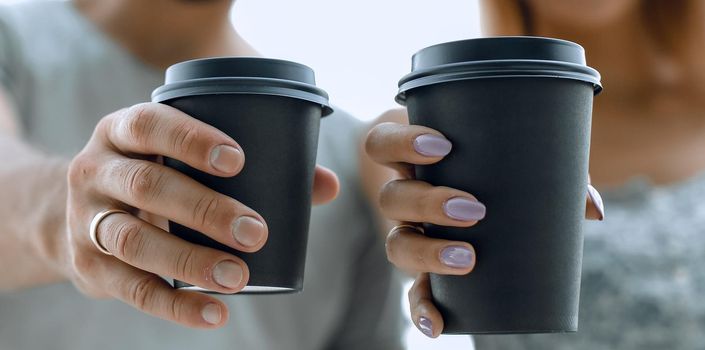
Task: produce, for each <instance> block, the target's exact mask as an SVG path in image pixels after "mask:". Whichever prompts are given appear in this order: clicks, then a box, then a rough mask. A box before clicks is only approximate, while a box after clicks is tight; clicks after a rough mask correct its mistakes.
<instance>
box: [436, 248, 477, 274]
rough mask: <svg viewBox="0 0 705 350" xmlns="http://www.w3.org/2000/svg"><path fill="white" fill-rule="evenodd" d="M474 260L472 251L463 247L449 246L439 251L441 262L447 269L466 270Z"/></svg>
mask: <svg viewBox="0 0 705 350" xmlns="http://www.w3.org/2000/svg"><path fill="white" fill-rule="evenodd" d="M474 260H475V256H474V254H473V253H472V251H471V250H470V249H468V248H465V247H463V246H450V247H445V248H443V250H441V262H442V263H443V265H446V266H449V267H455V268H462V269H464V268H468V267H470V266H472V264H473V262H474Z"/></svg>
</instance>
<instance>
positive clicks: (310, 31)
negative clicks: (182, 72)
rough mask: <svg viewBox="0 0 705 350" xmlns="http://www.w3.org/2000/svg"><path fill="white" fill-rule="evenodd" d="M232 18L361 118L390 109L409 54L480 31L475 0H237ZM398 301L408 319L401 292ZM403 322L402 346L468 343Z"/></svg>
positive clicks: (260, 45) (262, 47) (265, 49)
mask: <svg viewBox="0 0 705 350" xmlns="http://www.w3.org/2000/svg"><path fill="white" fill-rule="evenodd" d="M320 14H326V16H321V15H320ZM232 19H233V21H234V22H235V24H236V28H238V30H239V31H240V32H241V33H242V34H243V36H244V37H245V38H248V39H249V40H250V43H252V45H254V47H255V48H257V49H258V50H259V51H260V52H261V53H262V54H263V55H265V56H269V57H276V58H283V59H289V60H293V61H297V62H301V63H304V64H306V65H309V66H310V67H312V68H313V69H315V71H316V78H317V80H318V84H319V86H321V87H322V88H324V89H325V90H327V91H328V93H329V94H330V97H331V101H332V103H334V104H335V105H336V106H338V107H339V108H342V109H345V110H347V111H348V112H350V113H351V114H352V115H354V116H356V117H358V118H360V119H362V120H370V119H372V118H375V117H376V116H378V115H379V114H381V113H382V112H384V111H386V110H387V109H390V108H396V107H398V105H397V104H396V103H395V102H394V95H395V94H396V91H397V82H398V81H399V78H401V77H402V76H403V75H404V74H406V73H408V72H409V71H410V69H411V55H413V54H414V53H415V52H416V51H418V50H420V49H422V48H424V47H426V46H429V45H433V44H437V43H441V42H446V41H452V40H460V39H468V38H473V37H477V36H479V35H480V23H479V14H478V1H477V0H443V6H438V4H437V3H434V2H432V1H426V0H383V1H379V0H356V1H330V0H300V1H285V0H237V2H236V3H235V6H234V9H233V13H232ZM263 28H268V29H264V30H263ZM409 287H410V284H407V285H406V288H405V289H408V288H409ZM400 299H401V301H402V302H403V303H404V306H403V310H404V311H405V312H407V317H406V318H407V320H408V318H409V316H408V310H409V308H408V304H407V300H406V293H404V295H402V296H400ZM411 327H413V326H412V325H411V323H409V328H408V330H407V333H406V342H407V344H408V346H409V349H412V350H420V349H472V348H473V345H472V342H471V340H470V338H469V337H466V336H442V337H441V338H440V339H435V340H431V339H428V338H426V337H425V336H424V335H422V334H421V332H419V331H418V330H416V329H415V328H413V329H412V328H411Z"/></svg>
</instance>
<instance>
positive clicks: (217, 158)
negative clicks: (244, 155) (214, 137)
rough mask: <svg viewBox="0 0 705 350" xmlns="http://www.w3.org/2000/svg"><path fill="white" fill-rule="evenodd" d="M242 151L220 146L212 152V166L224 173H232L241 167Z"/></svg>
mask: <svg viewBox="0 0 705 350" xmlns="http://www.w3.org/2000/svg"><path fill="white" fill-rule="evenodd" d="M240 155H241V153H240V151H239V150H238V149H237V148H235V147H233V146H228V145H220V146H216V147H215V148H213V150H212V151H211V166H212V167H214V168H216V169H217V170H219V171H222V172H224V173H232V172H235V171H237V170H238V168H239V167H240Z"/></svg>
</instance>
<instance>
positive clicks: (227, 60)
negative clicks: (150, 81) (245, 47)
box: [152, 57, 333, 116]
mask: <svg viewBox="0 0 705 350" xmlns="http://www.w3.org/2000/svg"><path fill="white" fill-rule="evenodd" d="M211 94H261V95H275V96H284V97H291V98H296V99H301V100H305V101H309V102H313V103H316V104H320V105H321V107H322V108H323V116H326V115H329V114H331V113H333V109H332V108H331V107H330V104H329V102H328V94H327V93H326V92H325V91H323V90H322V89H321V88H318V87H317V86H316V79H315V76H314V72H313V70H312V69H311V68H309V67H307V66H305V65H303V64H299V63H295V62H290V61H285V60H278V59H271V58H260V57H216V58H204V59H197V60H191V61H185V62H180V63H177V64H174V65H172V66H171V67H169V68H168V69H167V70H166V78H165V83H164V85H162V86H160V87H158V88H157V89H156V90H154V92H153V93H152V101H154V102H163V101H166V100H171V99H174V98H179V97H185V96H195V95H211Z"/></svg>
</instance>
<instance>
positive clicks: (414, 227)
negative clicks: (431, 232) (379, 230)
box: [389, 224, 424, 234]
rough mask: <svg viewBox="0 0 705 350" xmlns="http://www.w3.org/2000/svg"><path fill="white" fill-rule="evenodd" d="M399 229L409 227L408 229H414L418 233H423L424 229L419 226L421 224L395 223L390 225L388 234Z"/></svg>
mask: <svg viewBox="0 0 705 350" xmlns="http://www.w3.org/2000/svg"><path fill="white" fill-rule="evenodd" d="M401 229H409V230H413V231H416V232H418V233H420V234H424V229H423V227H421V226H414V225H409V224H401V225H396V226H394V227H392V229H391V230H389V234H392V233H394V232H395V231H398V230H401Z"/></svg>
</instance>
